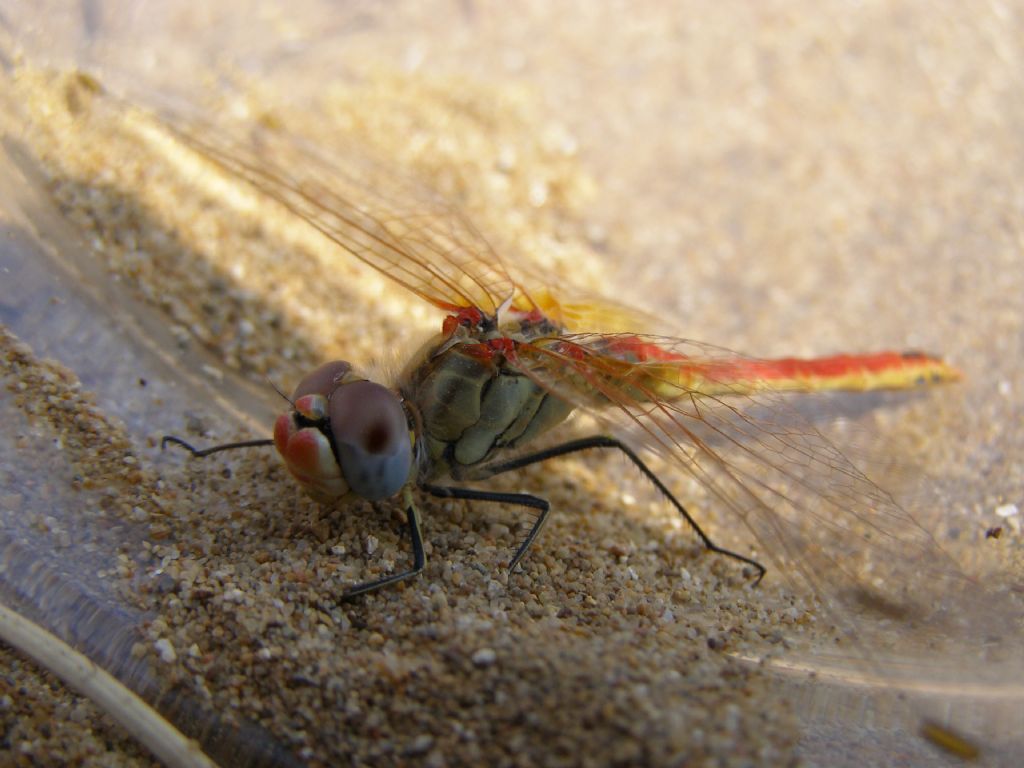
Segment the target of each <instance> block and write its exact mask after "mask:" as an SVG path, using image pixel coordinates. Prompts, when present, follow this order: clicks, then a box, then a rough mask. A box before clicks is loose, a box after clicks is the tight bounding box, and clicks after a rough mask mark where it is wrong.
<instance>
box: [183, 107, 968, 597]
mask: <svg viewBox="0 0 1024 768" xmlns="http://www.w3.org/2000/svg"><path fill="white" fill-rule="evenodd" d="M169 127H170V130H171V132H172V133H173V134H174V135H175V136H176V137H177V138H178V140H179V141H181V142H182V143H183V144H185V145H186V146H188V147H189V148H191V149H192V150H193V151H195V152H197V153H198V154H199V155H201V156H202V157H204V158H205V159H206V160H207V161H209V162H210V163H212V164H213V165H214V166H215V167H217V168H219V169H220V170H221V171H222V172H225V173H227V174H229V175H230V176H233V177H236V178H239V179H242V180H245V181H247V182H249V183H250V184H251V185H253V186H254V187H256V188H257V189H258V190H259V191H261V192H262V193H264V194H266V195H268V196H269V197H270V198H272V199H274V200H276V201H277V202H278V203H280V204H281V205H283V206H284V207H285V208H287V209H289V210H290V211H291V212H293V213H294V214H296V215H297V216H298V217H300V218H301V219H303V220H305V221H306V222H307V223H308V224H310V225H311V226H313V227H314V228H315V229H316V230H318V231H319V232H320V233H321V234H322V235H323V236H324V237H325V238H326V239H327V240H328V241H330V242H331V243H333V244H334V245H336V246H337V247H340V248H341V249H342V250H343V251H345V252H347V253H349V254H350V255H352V256H354V257H355V258H357V259H359V260H360V261H362V262H363V263H364V264H366V265H367V266H369V267H372V268H373V269H375V270H378V271H379V272H380V273H382V274H384V275H386V276H387V277H388V278H390V279H391V280H393V281H394V282H395V283H397V284H399V285H401V286H402V287H404V288H405V289H406V290H408V291H411V292H412V293H414V294H416V295H417V296H419V297H420V298H422V299H423V300H424V301H427V302H429V303H430V304H432V305H433V306H434V307H436V308H437V309H438V310H439V311H440V312H441V313H444V315H445V317H444V319H443V321H442V323H441V328H440V333H438V334H437V335H436V336H435V337H434V338H432V339H431V340H430V341H429V342H428V343H427V344H426V345H425V346H424V347H423V348H422V350H421V351H420V352H419V353H418V354H417V355H416V356H415V357H414V358H413V360H411V361H410V362H409V364H408V365H407V366H406V367H405V369H404V370H403V371H402V372H401V374H400V375H399V376H398V377H397V379H396V380H395V381H394V382H390V383H389V384H388V385H382V384H379V383H374V382H370V381H367V380H366V379H365V378H364V377H362V376H360V375H359V374H358V373H357V372H356V371H355V370H354V369H353V367H352V366H351V365H349V364H348V363H346V362H342V361H335V362H331V363H327V364H326V365H324V366H322V367H320V368H318V369H317V370H315V371H313V372H312V373H310V374H309V375H308V376H306V377H305V378H304V379H303V380H302V381H301V382H300V383H299V385H298V387H297V388H296V389H295V391H294V393H293V395H292V397H291V399H290V403H291V408H290V410H289V412H288V413H285V414H283V415H281V416H280V417H279V418H278V420H277V422H276V424H275V427H274V437H273V440H256V441H247V442H245V443H232V444H229V445H223V446H215V447H213V448H207V449H205V450H197V449H195V448H193V447H192V446H191V445H189V444H188V443H186V442H184V441H183V440H181V439H180V438H177V437H172V436H168V437H166V438H165V440H164V443H165V444H166V443H168V442H170V443H175V444H178V445H181V446H183V447H184V448H186V449H188V450H189V451H191V452H192V453H193V455H195V456H205V455H209V454H210V453H213V452H216V451H220V450H226V449H229V448H237V447H244V446H256V445H271V444H273V445H275V446H276V447H277V450H278V451H279V452H280V454H281V456H282V457H283V459H284V462H285V464H286V466H287V467H288V469H289V470H290V472H291V473H292V475H294V477H295V478H296V479H297V480H298V482H299V483H300V484H301V485H302V486H303V487H304V488H305V489H306V490H307V491H308V492H309V493H310V494H311V495H313V496H314V497H316V498H317V499H320V500H344V499H348V498H355V497H359V498H363V499H368V500H376V499H385V498H390V497H393V496H397V495H401V496H402V498H403V499H404V502H405V505H406V510H407V518H408V527H409V532H410V535H411V539H412V550H413V558H412V560H413V562H412V565H411V566H410V567H409V568H407V569H406V570H404V571H401V572H398V573H395V574H393V575H389V576H386V577H384V578H380V579H378V580H375V581H370V582H367V583H364V584H359V585H357V586H354V587H352V588H351V589H349V590H348V591H347V592H345V593H344V595H343V596H342V598H343V599H348V598H352V597H355V596H357V595H360V594H364V593H366V592H369V591H372V590H375V589H378V588H380V587H383V586H386V585H389V584H393V583H395V582H398V581H401V580H403V579H407V578H409V577H411V576H414V575H416V574H418V573H420V572H421V571H422V570H423V568H424V564H425V558H424V553H423V544H422V534H421V529H420V516H419V513H418V511H417V509H416V506H415V504H414V503H413V500H412V494H411V492H410V491H411V489H412V488H420V489H422V490H424V491H426V492H428V493H430V494H432V495H434V496H438V497H443V498H458V499H470V500H484V501H493V502H503V503H509V504H518V505H523V506H526V507H530V508H532V509H534V510H536V511H537V518H536V522H535V523H534V525H533V527H532V528H531V529H530V531H529V533H528V534H527V536H526V537H525V539H524V540H523V542H522V543H521V544H520V546H519V547H518V549H517V550H516V552H515V554H514V556H513V557H512V559H511V562H510V570H513V569H515V568H516V566H517V565H518V564H519V562H520V561H521V559H522V558H523V556H524V555H525V554H526V553H527V550H528V549H529V547H530V545H531V544H533V542H534V541H535V539H536V538H537V535H538V534H539V533H540V530H541V528H542V527H543V525H544V522H545V521H546V519H547V517H548V511H549V505H548V502H547V501H546V500H544V499H542V498H539V497H537V496H534V495H530V494H523V493H497V492H492V491H487V490H478V489H474V488H467V487H463V486H462V485H459V483H460V482H464V481H479V480H484V479H486V478H488V477H493V476H494V475H497V474H500V473H503V472H508V471H511V470H515V469H519V468H522V467H525V466H527V465H529V464H532V463H535V462H542V461H547V460H549V459H552V458H555V457H557V456H564V455H566V454H570V453H574V452H577V451H584V450H590V449H597V448H610V449H615V450H618V451H621V452H622V453H624V454H625V455H626V456H627V457H628V458H629V459H630V461H631V462H632V463H633V464H634V465H636V467H637V468H638V469H639V471H640V472H642V473H643V474H644V475H645V476H646V478H647V479H648V480H649V481H650V482H651V483H652V484H653V485H654V486H655V487H656V488H657V489H658V490H659V491H660V492H661V493H662V494H663V495H664V496H665V498H666V499H667V500H668V502H669V503H670V504H671V505H672V506H674V507H675V508H676V509H677V510H678V511H679V513H680V514H681V515H682V516H683V517H684V518H685V520H686V521H687V522H688V523H689V524H690V525H691V526H692V527H693V529H694V531H695V532H696V535H697V536H698V537H699V538H700V540H701V541H702V542H703V544H704V546H705V547H706V548H707V549H708V550H711V551H713V552H718V553H721V554H724V555H727V556H729V557H732V558H734V559H736V560H738V561H741V562H743V563H744V564H745V565H746V566H748V567H750V568H752V569H753V572H756V576H755V577H754V578H755V581H756V582H759V581H760V580H761V578H762V577H763V576H764V574H765V571H766V569H765V567H764V566H763V565H761V564H760V563H759V562H757V561H756V560H754V559H753V558H750V557H747V556H745V555H742V554H740V553H737V552H733V551H730V550H727V549H723V548H721V547H719V546H717V545H716V544H714V543H713V542H712V540H711V538H710V537H709V536H708V535H707V534H706V533H705V532H704V531H703V530H702V529H701V528H700V526H699V525H698V524H697V522H696V521H695V520H694V518H693V517H692V516H691V515H690V513H689V512H688V511H687V509H686V508H685V507H684V505H683V504H682V503H681V502H680V501H679V500H678V499H677V498H676V497H675V495H673V494H672V493H671V491H670V490H669V488H668V487H667V486H666V485H665V484H664V483H663V482H662V481H661V480H660V479H659V478H658V477H657V476H656V475H655V473H654V472H653V471H652V470H651V469H649V467H648V466H647V464H646V463H645V462H644V461H643V459H642V458H641V456H640V454H639V453H638V449H641V448H644V449H651V450H653V451H655V452H657V453H660V454H661V455H662V456H663V457H667V458H668V459H670V460H671V462H672V464H673V466H675V467H676V468H677V469H678V470H679V471H681V472H682V473H684V474H686V475H689V476H690V477H692V478H693V479H695V480H696V481H698V482H699V483H700V484H701V485H703V487H704V488H705V489H706V490H707V492H708V493H709V495H710V497H711V498H713V499H714V500H716V501H717V502H719V503H721V504H722V505H723V506H724V507H725V508H728V509H729V510H731V511H732V512H733V513H734V514H735V516H736V519H737V520H738V521H739V522H741V523H742V524H743V525H744V526H746V527H747V528H748V529H749V530H750V531H751V532H752V533H753V534H754V535H755V537H756V538H757V539H758V540H759V541H760V543H761V545H762V546H763V548H764V551H765V552H766V553H767V555H768V557H770V558H772V559H774V560H775V562H776V563H777V564H778V565H779V566H780V567H781V566H782V565H783V564H787V563H788V564H789V565H795V566H796V568H797V569H798V571H799V572H800V573H801V574H802V575H803V576H804V577H805V578H807V579H808V581H809V582H810V583H811V586H812V588H813V589H814V590H815V591H816V592H817V593H818V594H819V595H825V596H827V598H828V599H835V598H836V597H837V596H838V595H840V594H846V595H847V596H849V595H850V593H851V591H852V592H853V593H854V595H853V596H854V598H855V602H856V601H860V602H861V603H863V601H864V599H865V595H866V594H870V595H872V596H873V597H872V599H874V600H875V601H876V604H880V605H888V606H891V605H893V604H899V605H902V604H904V602H905V600H906V598H907V597H908V593H907V591H906V586H907V585H908V584H911V583H919V582H920V580H921V577H922V574H923V573H933V574H935V578H934V579H932V581H931V584H932V585H933V586H934V587H935V588H936V590H941V589H942V586H941V585H943V584H945V583H946V582H947V581H948V580H949V574H951V573H958V572H957V571H956V569H955V567H950V566H949V565H947V564H945V562H946V561H945V559H944V556H943V555H942V554H941V552H940V551H939V550H938V548H937V547H936V545H935V544H934V542H933V540H932V538H931V536H930V534H929V533H928V532H927V531H926V530H924V529H923V528H922V527H921V526H920V525H918V523H917V522H916V521H915V520H914V518H913V517H912V516H911V515H909V514H908V513H907V512H905V511H904V510H903V509H902V508H901V507H900V506H899V505H898V504H897V503H896V502H895V501H894V500H893V499H892V497H891V496H890V495H889V494H887V493H886V492H885V491H883V490H881V489H880V488H879V487H878V486H877V485H875V484H874V483H873V482H872V481H871V480H869V479H868V478H867V477H866V476H865V475H864V474H862V473H861V472H860V471H859V470H858V469H856V467H855V466H854V465H853V464H852V463H851V462H850V461H849V460H848V459H847V458H846V457H845V456H844V455H843V453H842V452H841V451H840V450H839V449H838V448H836V447H835V446H834V445H833V444H832V443H830V442H829V441H828V440H827V439H826V438H825V437H824V436H822V435H821V433H820V432H819V431H818V430H817V429H815V428H814V427H813V426H811V425H809V424H807V423H806V421H804V420H803V419H801V418H800V417H799V416H797V415H796V414H795V413H794V412H793V411H792V409H791V408H790V407H789V406H787V404H786V402H785V401H784V397H785V394H784V393H792V392H811V391H823V390H859V391H864V390H874V389H903V388H910V387H916V386H920V385H930V384H935V383H939V382H948V381H953V380H956V379H957V378H958V376H959V374H958V372H957V370H956V369H955V368H953V367H951V366H950V365H948V364H946V363H944V362H943V361H941V360H940V359H938V358H936V357H933V356H930V355H927V354H922V353H919V352H882V353H876V354H866V355H838V356H834V357H825V358H817V359H796V358H784V359H770V360H769V359H757V358H751V357H746V356H743V355H739V354H736V353H732V352H729V351H728V350H725V349H722V348H719V347H714V346H710V345H707V344H702V343H698V342H694V341H688V340H685V339H680V338H673V337H669V336H660V335H653V334H647V333H642V332H639V331H638V330H637V326H638V324H640V323H643V322H644V317H643V316H642V315H641V313H638V312H635V311H633V310H630V309H628V308H626V307H623V306H621V305H619V304H616V303H614V302H611V301H607V300H604V299H598V298H594V297H591V296H583V294H580V293H578V292H577V293H573V292H572V291H571V290H567V289H565V288H564V287H563V288H561V289H560V291H559V292H558V294H557V295H556V292H555V290H554V286H555V285H556V283H555V282H554V281H552V280H550V279H548V278H546V277H545V276H543V275H542V274H540V273H537V272H530V273H527V272H526V271H525V270H524V271H523V272H522V273H521V274H515V273H513V271H512V270H510V269H509V268H508V266H507V265H506V263H505V262H504V261H503V260H502V258H501V257H500V256H499V254H498V253H497V252H496V250H495V249H494V248H493V247H492V246H491V244H490V243H489V242H488V241H487V239H486V238H485V237H484V236H483V234H482V233H480V232H479V231H478V230H477V229H476V228H475V227H474V226H473V225H472V223H471V222H470V221H468V220H467V219H466V218H465V217H464V216H462V215H461V214H460V213H459V212H458V211H457V210H455V209H452V208H451V207H449V206H447V205H445V204H444V203H443V202H441V201H439V200H438V199H437V198H436V197H435V196H431V195H429V194H428V193H426V192H424V191H423V190H422V189H420V188H418V187H415V186H414V185H413V184H411V183H410V182H406V181H403V180H402V179H400V178H399V177H398V176H397V175H395V174H393V173H390V172H374V173H373V174H372V177H373V184H372V185H370V184H367V182H366V181H365V174H364V175H363V176H357V175H355V174H352V173H346V172H345V171H343V170H342V168H341V167H340V166H339V165H338V164H337V163H332V161H331V160H330V158H327V157H324V156H322V155H321V154H319V152H318V150H316V149H315V148H312V147H309V146H305V145H302V144H301V143H300V142H299V141H298V140H296V139H294V138H292V137H286V136H283V135H281V134H278V133H277V132H276V131H274V130H270V129H267V130H263V129H260V130H259V132H258V133H257V132H250V134H249V136H248V138H247V139H245V140H236V139H232V138H228V134H227V133H225V132H224V131H220V130H211V129H208V128H206V127H199V128H197V127H196V126H195V125H192V124H187V123H183V122H182V121H180V120H173V121H172V123H171V124H170V125H169ZM398 201H401V202H398ZM410 201H411V202H412V207H402V206H403V205H405V204H407V203H409V202H410ZM557 284H558V285H560V286H564V281H561V280H560V281H558V283H557ZM578 296H583V298H577V297H578ZM577 409H583V410H586V411H588V412H590V413H591V414H593V415H594V416H595V417H596V418H597V420H598V422H599V423H600V424H602V425H603V427H604V429H603V431H602V432H601V434H597V435H594V436H591V437H584V438H578V439H573V440H569V441H568V442H564V443H561V444H557V445H555V446H554V447H548V448H544V449H542V450H535V451H533V452H524V451H528V447H529V444H530V443H531V442H532V441H533V440H534V439H535V438H537V437H539V436H541V435H542V434H544V433H546V432H548V431H549V430H551V429H553V428H554V427H556V426H557V425H559V424H560V423H561V422H563V421H564V420H565V419H566V418H567V417H568V416H569V415H570V413H572V412H573V411H574V410H577ZM808 519H810V520H812V521H813V525H812V526H811V527H810V528H811V530H812V531H813V532H814V534H813V536H812V537H811V538H809V537H808V534H807V531H808V526H807V525H806V520H808ZM865 565H866V566H867V567H868V568H869V570H870V571H871V575H870V577H864V576H862V575H861V572H860V569H862V568H863V567H865ZM753 572H752V573H753ZM851 587H852V590H851ZM929 591H930V592H931V593H932V594H934V593H935V590H929ZM928 599H930V598H928Z"/></svg>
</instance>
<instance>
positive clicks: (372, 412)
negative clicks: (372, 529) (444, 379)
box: [274, 360, 413, 501]
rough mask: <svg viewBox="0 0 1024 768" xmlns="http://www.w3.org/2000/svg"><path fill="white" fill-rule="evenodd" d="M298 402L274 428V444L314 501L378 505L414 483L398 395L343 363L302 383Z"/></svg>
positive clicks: (327, 367)
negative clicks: (357, 499) (351, 499)
mask: <svg viewBox="0 0 1024 768" xmlns="http://www.w3.org/2000/svg"><path fill="white" fill-rule="evenodd" d="M292 404H293V410H292V411H290V412H289V413H285V414H282V415H281V416H279V417H278V419H277V422H276V423H275V424H274V445H275V446H276V447H277V450H278V453H280V454H281V457H282V458H283V459H284V463H285V465H286V466H287V467H288V471H289V472H291V473H292V475H293V476H294V477H295V479H296V480H298V481H299V483H300V484H301V485H302V486H303V487H304V488H305V489H306V491H307V492H308V493H309V494H310V495H311V496H313V497H314V498H316V499H318V500H321V501H329V500H332V499H338V498H342V497H345V496H358V497H360V498H363V499H367V500H369V501H375V500H378V499H386V498H389V497H391V496H394V495H395V494H396V493H398V491H400V490H401V489H402V487H403V486H404V485H405V484H406V483H407V482H408V480H409V476H410V472H411V471H412V466H413V451H412V439H411V437H410V433H409V424H408V421H407V419H406V415H405V411H404V409H403V408H402V404H401V402H400V401H399V399H398V397H397V396H396V395H395V394H394V392H392V391H391V390H389V389H387V388H386V387H383V386H381V385H380V384H375V383H373V382H372V381H366V380H363V379H360V378H358V377H357V376H355V375H354V374H353V372H352V366H351V365H349V364H348V363H346V362H344V361H343V360H336V361H334V362H331V363H327V364H325V365H322V366H320V367H319V368H317V369H316V370H315V371H313V372H312V373H310V374H309V375H308V376H306V377H305V378H304V379H303V380H302V381H300V382H299V385H298V387H296V388H295V393H294V394H293V395H292Z"/></svg>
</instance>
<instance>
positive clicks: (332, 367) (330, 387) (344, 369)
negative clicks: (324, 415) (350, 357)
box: [292, 360, 352, 401]
mask: <svg viewBox="0 0 1024 768" xmlns="http://www.w3.org/2000/svg"><path fill="white" fill-rule="evenodd" d="M351 372H352V365H351V364H350V363H346V362H345V361H344V360H334V361H333V362H330V363H324V364H323V365H321V366H320V367H319V368H317V369H316V370H315V371H313V372H312V373H309V374H307V375H306V376H305V377H304V378H303V379H302V381H300V382H299V385H298V386H297V387H295V392H294V393H293V394H292V401H295V400H298V399H299V398H300V397H302V396H303V395H323V396H324V397H328V398H329V397H330V396H331V393H332V392H333V391H334V390H335V389H337V388H338V387H340V386H341V384H342V383H343V381H344V379H345V377H346V376H347V375H348V374H349V373H351Z"/></svg>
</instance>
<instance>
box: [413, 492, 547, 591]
mask: <svg viewBox="0 0 1024 768" xmlns="http://www.w3.org/2000/svg"><path fill="white" fill-rule="evenodd" d="M420 487H421V488H422V489H423V490H425V491H426V492H427V493H429V494H431V495H432V496H437V497H438V498H441V499H467V500H469V501H495V502H497V503H499V504H519V505H520V506H523V507H532V508H533V509H536V510H537V512H538V514H537V519H536V520H535V521H534V523H533V527H532V528H531V529H530V532H529V533H528V534H526V538H525V539H523V543H522V544H520V545H519V549H517V550H516V553H515V555H513V556H512V562H511V563H509V565H508V572H509V573H512V572H513V571H514V570H515V569H516V566H517V565H519V561H520V560H522V559H523V555H525V554H526V550H528V549H529V548H530V545H531V544H533V542H534V539H536V538H537V534H539V533H540V531H541V528H543V527H544V523H546V522H547V519H548V512H549V511H550V509H551V505H550V504H548V502H547V499H542V498H539V497H537V496H531V495H530V494H528V493H499V492H498V491H477V490H475V489H473V488H452V487H446V486H440V485H422V486H420Z"/></svg>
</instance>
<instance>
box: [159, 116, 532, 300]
mask: <svg viewBox="0 0 1024 768" xmlns="http://www.w3.org/2000/svg"><path fill="white" fill-rule="evenodd" d="M160 121H161V123H162V124H163V126H164V127H166V128H167V129H169V130H170V131H171V132H172V134H173V135H174V136H175V138H176V139H177V140H179V141H180V142H182V143H183V144H185V145H186V146H187V147H189V148H190V149H191V150H193V151H194V152H196V153H198V154H199V155H201V156H202V157H203V158H205V159H206V160H207V161H209V162H210V163H212V164H213V165H214V166H216V167H218V168H219V169H221V170H222V171H223V172H225V173H227V174H229V175H231V176H233V177H236V178H240V179H243V180H245V181H247V182H249V183H250V184H252V185H253V186H254V187H255V188H257V189H258V190H259V191H260V192H261V193H263V194H265V195H267V196H269V197H270V198H272V199H274V200H276V201H277V202H278V203H280V204H281V205H283V206H284V207H285V208H287V209H288V210H290V211H291V212H292V213H294V214H295V215H297V216H299V217H300V218H302V219H303V220H305V221H306V222H307V223H309V224H310V225H311V226H313V227H314V228H315V229H317V230H318V231H319V232H320V233H321V234H323V235H324V236H325V237H326V238H327V239H328V240H330V241H332V242H333V243H335V244H336V245H337V246H339V247H340V248H342V249H343V250H345V251H347V252H348V253H350V254H351V255H353V256H355V257H356V258H357V259H359V260H360V261H362V262H363V263H365V264H367V265H368V266H370V267H373V268H374V269H376V270H378V271H379V272H381V273H383V274H385V275H387V276H388V277H389V278H391V279H392V280H394V281H396V282H397V283H399V284H401V285H402V286H404V287H405V288H406V289H408V290H410V291H412V292H413V293H415V294H416V295H418V296H420V297H421V298H423V299H424V300H426V301H428V302H430V303H431V304H433V305H435V306H436V307H438V308H440V309H442V310H444V311H446V312H452V311H457V310H459V309H461V308H466V307H476V308H478V309H480V310H482V311H483V312H485V313H487V314H490V315H493V314H494V313H495V312H496V311H497V309H498V307H499V306H501V304H502V303H503V302H505V301H508V300H510V299H511V300H512V301H513V303H514V304H518V305H519V306H520V307H522V308H524V309H527V310H529V309H533V308H534V306H533V304H532V302H530V301H529V299H528V298H527V297H526V296H525V295H524V292H523V290H522V289H521V288H520V287H519V286H518V284H517V283H516V282H515V281H514V280H513V279H512V277H511V276H510V275H509V273H508V271H507V270H506V268H505V265H504V263H503V262H502V259H501V258H500V257H499V256H498V254H497V252H496V251H495V249H494V248H493V247H492V246H491V244H490V243H489V242H488V241H487V239H486V238H485V237H484V236H483V234H482V233H481V232H479V231H478V230H477V229H476V228H475V227H474V226H473V224H472V223H471V222H470V221H469V220H467V219H466V217H464V216H463V215H461V214H460V213H459V211H458V210H457V209H455V208H453V207H451V206H450V205H447V204H446V203H445V202H444V201H443V200H441V199H440V198H439V197H438V196H437V195H435V194H433V193H431V192H430V191H429V190H427V189H425V188H424V187H422V186H420V185H417V184H416V183H415V182H414V181H412V180H411V179H407V178H402V177H401V176H400V175H399V174H398V173H397V172H396V171H394V170H393V169H390V168H384V167H383V166H381V165H378V164H375V163H374V162H372V161H371V160H369V159H368V158H367V157H366V156H365V155H364V154H359V155H357V154H356V153H352V157H348V156H346V157H345V162H344V163H342V162H340V161H339V160H337V159H336V158H334V157H331V156H329V155H328V154H327V153H324V152H322V151H320V150H319V149H318V148H316V147H314V146H311V145H310V144H309V143H307V142H304V141H303V140H301V139H299V138H297V137H295V136H293V135H291V134H288V133H284V132H282V131H280V130H277V129H276V128H275V127H274V125H273V123H272V122H271V123H270V124H268V125H263V124H258V123H246V124H244V125H238V126H230V125H225V124H220V123H218V124H217V125H215V126H212V125H210V124H207V123H204V122H201V121H200V120H198V119H193V118H184V117H182V116H181V115H180V114H178V113H174V112H170V111H164V112H161V113H160Z"/></svg>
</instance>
